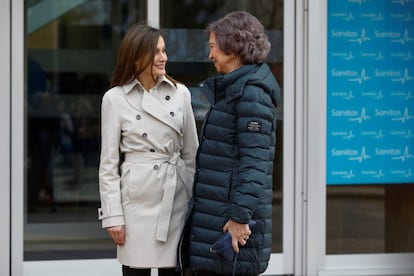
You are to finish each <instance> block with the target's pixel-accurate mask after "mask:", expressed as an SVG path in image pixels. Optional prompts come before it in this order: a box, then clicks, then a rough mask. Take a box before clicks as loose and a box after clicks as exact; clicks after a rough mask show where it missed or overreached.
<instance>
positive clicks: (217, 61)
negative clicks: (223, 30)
mask: <svg viewBox="0 0 414 276" xmlns="http://www.w3.org/2000/svg"><path fill="white" fill-rule="evenodd" d="M208 46H209V48H210V53H209V55H208V58H209V59H210V60H211V61H212V62H213V64H214V66H215V67H216V70H217V72H218V73H224V74H225V73H230V72H231V71H233V70H234V69H235V68H234V55H231V54H226V53H225V52H223V51H222V50H221V49H220V48H219V46H218V44H217V40H216V34H215V33H213V32H211V33H210V39H209V41H208Z"/></svg>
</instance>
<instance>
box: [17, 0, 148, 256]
mask: <svg viewBox="0 0 414 276" xmlns="http://www.w3.org/2000/svg"><path fill="white" fill-rule="evenodd" d="M145 19H146V1H143V0H129V1H115V0H93V1H86V0H73V1H53V0H31V1H30V0H27V1H25V22H26V34H25V53H26V56H25V61H26V75H27V77H26V84H27V85H26V87H27V91H26V96H25V106H26V110H25V134H26V135H25V195H26V196H25V224H24V260H25V261H37V260H57V259H63V260H66V259H86V258H108V257H112V258H113V257H115V247H114V246H113V243H112V242H111V241H110V240H109V238H108V235H107V234H106V231H104V230H102V229H101V226H100V222H99V221H98V219H97V207H98V206H99V194H98V162H99V154H100V104H101V98H102V95H103V93H104V92H105V91H106V90H107V89H108V87H109V82H110V79H111V74H112V69H113V67H114V61H115V56H116V51H115V49H117V48H118V44H119V43H120V40H121V38H122V36H123V34H124V33H125V31H126V29H127V28H128V26H129V25H131V24H132V23H135V22H139V21H145Z"/></svg>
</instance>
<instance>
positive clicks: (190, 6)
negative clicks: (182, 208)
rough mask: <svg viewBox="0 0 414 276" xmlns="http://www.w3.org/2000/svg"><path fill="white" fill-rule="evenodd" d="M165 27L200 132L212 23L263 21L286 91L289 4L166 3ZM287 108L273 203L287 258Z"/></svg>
mask: <svg viewBox="0 0 414 276" xmlns="http://www.w3.org/2000/svg"><path fill="white" fill-rule="evenodd" d="M160 7H161V9H160V14H161V16H160V26H161V28H162V29H163V30H165V32H166V37H165V40H166V45H167V52H168V65H167V66H168V72H169V74H170V75H172V76H173V77H174V78H176V79H177V80H179V81H182V82H184V84H186V85H187V86H189V88H190V91H191V93H192V100H193V107H194V112H195V116H196V120H197V125H198V126H199V127H200V125H201V123H202V121H203V118H204V114H205V112H206V110H207V109H208V108H209V105H208V103H207V100H206V99H205V98H204V97H203V95H202V94H201V93H200V91H199V90H198V88H197V87H196V85H197V83H198V82H200V81H201V80H203V79H205V78H207V77H209V76H213V75H215V74H216V70H215V68H214V66H212V64H211V62H210V61H209V60H208V43H207V42H208V37H207V35H206V33H205V28H206V26H207V24H208V23H210V22H212V21H214V20H217V19H219V18H220V17H222V16H224V15H225V14H227V13H229V12H231V11H235V10H245V11H248V12H250V13H252V14H253V15H255V16H257V17H258V18H259V19H260V21H261V22H262V24H263V25H264V26H265V29H266V33H267V35H268V36H269V40H270V42H271V43H272V49H271V52H270V53H269V56H268V59H267V62H268V63H269V65H270V67H271V68H272V71H273V73H274V75H275V77H276V78H277V80H278V81H279V84H280V86H281V89H282V91H283V1H282V0H277V1H275V0H257V1H230V0H215V1H196V0H192V1H183V0H175V1H171V0H161V1H160ZM282 110H283V107H282V106H281V107H279V108H278V110H277V111H278V122H277V123H278V125H277V132H276V136H277V137H276V139H277V143H276V158H277V159H276V160H275V161H276V162H275V168H274V170H275V173H274V188H273V191H274V197H273V198H274V202H273V248H272V250H273V252H275V253H276V252H278V253H280V252H282V245H283V244H282V179H283V178H282V168H283V164H282V160H283V157H282V156H283V151H282V149H283V139H282V138H283V111H282Z"/></svg>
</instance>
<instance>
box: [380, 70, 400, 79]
mask: <svg viewBox="0 0 414 276" xmlns="http://www.w3.org/2000/svg"><path fill="white" fill-rule="evenodd" d="M374 75H375V77H377V78H384V77H389V78H397V77H401V72H399V71H393V70H387V71H380V70H375V71H374Z"/></svg>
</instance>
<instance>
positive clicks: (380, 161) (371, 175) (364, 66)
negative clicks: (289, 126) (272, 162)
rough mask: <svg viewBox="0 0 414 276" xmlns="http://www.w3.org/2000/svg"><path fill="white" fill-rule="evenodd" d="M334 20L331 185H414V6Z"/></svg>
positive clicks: (335, 1)
mask: <svg viewBox="0 0 414 276" xmlns="http://www.w3.org/2000/svg"><path fill="white" fill-rule="evenodd" d="M327 16H328V29H327V41H328V53H327V55H328V56H327V61H328V64H327V156H326V157H327V158H326V160H327V171H326V176H327V184H328V185H337V184H390V183H414V57H413V55H414V0H341V1H339V0H328V14H327Z"/></svg>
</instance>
